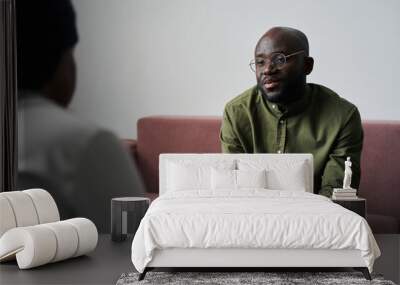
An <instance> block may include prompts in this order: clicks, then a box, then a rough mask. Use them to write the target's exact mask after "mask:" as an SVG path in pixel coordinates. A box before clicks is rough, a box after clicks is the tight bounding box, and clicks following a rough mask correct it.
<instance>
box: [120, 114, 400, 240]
mask: <svg viewBox="0 0 400 285" xmlns="http://www.w3.org/2000/svg"><path fill="white" fill-rule="evenodd" d="M220 127H221V118H220V117H185V116H153V117H145V118H141V119H139V120H138V123H137V134H138V138H137V140H127V141H126V142H127V143H128V146H129V148H130V151H131V154H132V156H133V157H134V159H135V160H136V163H137V165H138V167H139V170H140V172H141V174H142V177H143V180H144V183H145V185H146V189H147V192H148V193H149V196H150V197H151V198H155V197H157V195H158V194H157V193H158V156H159V154H160V153H218V152H221V147H220V141H219V130H220ZM363 128H364V135H365V137H364V148H363V152H362V157H361V184H360V189H359V196H361V197H364V198H366V199H367V215H368V216H367V220H368V222H369V224H370V226H371V228H372V230H373V231H374V232H375V233H400V122H398V121H397V122H394V121H392V122H390V121H364V122H363Z"/></svg>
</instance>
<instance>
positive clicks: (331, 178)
mask: <svg viewBox="0 0 400 285" xmlns="http://www.w3.org/2000/svg"><path fill="white" fill-rule="evenodd" d="M362 145H363V129H362V124H361V117H360V113H359V112H358V110H357V108H355V107H354V108H353V109H352V111H351V112H350V115H349V118H348V119H347V121H346V122H345V124H344V126H343V127H342V129H341V131H340V132H339V134H338V137H337V138H336V142H335V144H334V147H333V149H332V151H331V153H330V154H329V158H328V162H327V163H326V166H325V169H324V172H323V175H322V182H321V188H320V191H319V194H321V195H324V196H327V197H330V196H332V192H333V188H341V187H343V178H344V162H345V160H346V158H347V157H350V159H351V162H352V178H351V187H352V188H355V189H358V186H359V185H360V177H361V170H360V159H361V150H362Z"/></svg>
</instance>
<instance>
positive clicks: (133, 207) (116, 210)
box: [111, 197, 150, 241]
mask: <svg viewBox="0 0 400 285" xmlns="http://www.w3.org/2000/svg"><path fill="white" fill-rule="evenodd" d="M149 205H150V199H149V198H145V197H119V198H113V199H111V239H112V240H113V241H124V240H125V239H126V237H127V234H128V212H132V214H133V215H130V220H129V224H130V225H132V226H133V227H132V230H133V234H134V233H136V230H137V229H138V227H139V224H140V221H141V220H142V218H143V217H144V214H145V213H146V211H147V209H148V208H149Z"/></svg>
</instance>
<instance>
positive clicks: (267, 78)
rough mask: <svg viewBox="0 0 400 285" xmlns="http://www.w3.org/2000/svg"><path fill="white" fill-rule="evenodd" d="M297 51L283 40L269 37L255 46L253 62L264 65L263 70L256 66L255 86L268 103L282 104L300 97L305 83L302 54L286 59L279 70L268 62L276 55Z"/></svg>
mask: <svg viewBox="0 0 400 285" xmlns="http://www.w3.org/2000/svg"><path fill="white" fill-rule="evenodd" d="M298 51H299V49H296V47H291V46H290V44H288V43H285V40H283V39H279V38H278V39H274V38H273V37H269V36H265V37H263V38H262V39H261V40H260V41H259V43H258V44H257V47H256V50H255V60H256V62H257V61H259V62H263V61H264V62H265V63H266V64H265V66H264V67H263V68H260V67H257V66H256V77H257V85H258V87H259V88H260V90H261V92H262V93H263V95H264V97H266V99H267V100H268V101H270V102H273V103H283V104H284V103H288V102H291V101H294V100H296V99H298V98H299V97H300V96H302V94H301V90H302V88H303V87H304V86H305V83H306V74H305V72H304V68H303V66H304V53H300V54H298V55H294V56H291V57H288V58H287V59H286V63H285V64H284V65H283V66H282V67H280V68H277V67H276V66H275V65H274V64H271V61H270V59H271V57H273V56H274V55H276V54H277V53H283V54H284V55H289V54H292V53H294V52H298Z"/></svg>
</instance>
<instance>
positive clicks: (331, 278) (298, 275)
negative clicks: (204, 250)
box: [116, 271, 395, 285]
mask: <svg viewBox="0 0 400 285" xmlns="http://www.w3.org/2000/svg"><path fill="white" fill-rule="evenodd" d="M138 276H139V273H124V274H122V275H121V277H120V278H119V279H118V281H117V284H116V285H134V284H140V285H145V284H157V285H163V284H171V285H178V284H179V285H184V284H213V285H217V284H222V285H228V284H229V285H232V284H238V285H239V284H240V285H242V284H244V285H246V284H267V285H269V284H271V285H272V284H273V285H277V284H282V285H289V284H290V285H291V284H321V285H322V284H328V285H336V284H338V285H339V284H340V285H342V284H368V285H370V284H379V285H395V283H393V282H392V281H388V280H384V279H383V277H382V276H381V275H374V274H372V281H368V280H366V279H365V278H364V276H363V275H362V273H360V272H154V271H150V272H148V273H147V274H146V277H145V279H144V280H142V281H138Z"/></svg>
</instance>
